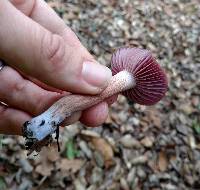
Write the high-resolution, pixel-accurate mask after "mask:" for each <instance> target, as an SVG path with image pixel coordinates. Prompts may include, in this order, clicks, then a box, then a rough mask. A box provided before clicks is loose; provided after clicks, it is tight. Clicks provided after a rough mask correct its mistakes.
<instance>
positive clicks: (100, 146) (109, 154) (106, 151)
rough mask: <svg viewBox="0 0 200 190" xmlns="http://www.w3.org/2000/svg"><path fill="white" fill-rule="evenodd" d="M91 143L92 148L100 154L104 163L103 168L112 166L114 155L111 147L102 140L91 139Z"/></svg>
mask: <svg viewBox="0 0 200 190" xmlns="http://www.w3.org/2000/svg"><path fill="white" fill-rule="evenodd" d="M91 143H92V144H93V146H94V148H95V149H96V150H97V151H99V152H100V153H101V154H102V156H103V158H104V161H105V167H106V168H109V167H110V166H112V165H113V163H114V161H113V156H114V153H113V149H112V147H111V145H110V144H109V143H108V142H107V141H106V140H105V139H103V138H92V140H91Z"/></svg>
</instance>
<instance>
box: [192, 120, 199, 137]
mask: <svg viewBox="0 0 200 190" xmlns="http://www.w3.org/2000/svg"><path fill="white" fill-rule="evenodd" d="M192 128H193V130H194V131H195V132H196V133H197V134H198V135H200V123H198V122H197V120H194V121H193V123H192Z"/></svg>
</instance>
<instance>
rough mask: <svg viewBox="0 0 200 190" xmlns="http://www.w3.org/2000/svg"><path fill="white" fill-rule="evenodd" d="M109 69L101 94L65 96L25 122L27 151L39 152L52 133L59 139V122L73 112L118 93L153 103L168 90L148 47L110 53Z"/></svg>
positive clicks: (122, 49)
mask: <svg viewBox="0 0 200 190" xmlns="http://www.w3.org/2000/svg"><path fill="white" fill-rule="evenodd" d="M111 69H112V72H113V75H114V76H113V77H112V78H111V80H110V82H109V84H108V86H107V88H106V89H105V90H104V91H103V92H102V93H101V94H98V95H95V96H94V95H93V96H90V95H77V94H72V95H68V96H65V97H63V98H61V99H60V100H58V101H57V102H55V103H54V104H53V105H52V106H51V107H50V108H49V109H48V110H46V111H45V112H43V113H42V114H41V115H39V116H37V117H35V118H33V119H31V120H30V121H27V122H25V123H24V125H23V136H24V137H25V139H26V144H25V145H26V148H27V149H28V150H29V153H31V152H33V151H34V150H35V151H37V152H39V151H40V150H41V148H42V146H44V145H48V144H49V143H50V142H51V140H52V134H53V133H55V132H57V135H56V138H57V139H58V136H59V133H58V132H59V128H58V127H59V125H60V124H61V123H62V122H63V121H64V119H65V118H66V117H69V116H70V115H71V114H72V113H74V112H76V111H81V110H84V109H87V108H89V107H91V106H93V105H95V104H98V103H99V102H101V101H103V100H104V99H106V98H108V97H110V96H112V95H114V94H118V93H122V94H123V95H125V96H126V97H127V98H129V99H131V100H132V101H134V102H135V103H139V104H142V105H153V104H155V103H157V102H158V101H159V100H161V98H162V97H163V96H164V95H165V93H166V91H167V78H166V75H165V73H164V71H163V70H162V69H161V68H160V66H159V64H158V63H157V62H156V60H155V59H154V58H153V56H152V54H151V52H150V51H148V50H144V49H139V48H128V47H125V48H120V49H119V50H117V51H116V52H115V53H114V54H113V55H112V58H111Z"/></svg>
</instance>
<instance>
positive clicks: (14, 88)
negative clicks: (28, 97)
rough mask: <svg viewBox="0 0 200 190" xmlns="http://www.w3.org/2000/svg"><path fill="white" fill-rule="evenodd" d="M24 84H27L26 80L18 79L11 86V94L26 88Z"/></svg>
mask: <svg viewBox="0 0 200 190" xmlns="http://www.w3.org/2000/svg"><path fill="white" fill-rule="evenodd" d="M26 86H27V81H26V80H18V81H17V82H16V83H14V84H13V86H12V91H13V93H12V94H16V93H19V92H20V93H22V92H24V91H25V90H26Z"/></svg>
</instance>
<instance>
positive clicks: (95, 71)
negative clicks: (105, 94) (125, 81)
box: [82, 61, 112, 88]
mask: <svg viewBox="0 0 200 190" xmlns="http://www.w3.org/2000/svg"><path fill="white" fill-rule="evenodd" d="M82 76H83V79H84V80H85V81H86V82H87V83H88V84H90V85H92V86H94V87H99V88H104V87H105V86H107V84H108V81H109V80H110V78H111V76H112V73H111V70H110V69H109V68H108V67H105V66H103V65H100V64H99V63H95V62H91V61H85V62H84V63H83V69H82Z"/></svg>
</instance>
